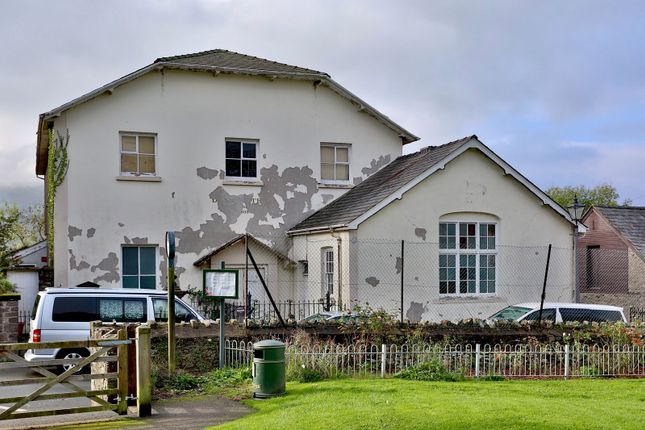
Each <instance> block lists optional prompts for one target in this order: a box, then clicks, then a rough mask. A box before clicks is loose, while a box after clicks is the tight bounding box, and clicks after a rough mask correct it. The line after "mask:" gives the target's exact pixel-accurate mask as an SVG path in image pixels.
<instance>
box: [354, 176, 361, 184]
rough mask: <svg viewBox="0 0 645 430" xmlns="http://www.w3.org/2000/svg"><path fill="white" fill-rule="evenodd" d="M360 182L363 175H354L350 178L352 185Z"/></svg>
mask: <svg viewBox="0 0 645 430" xmlns="http://www.w3.org/2000/svg"><path fill="white" fill-rule="evenodd" d="M361 182H363V177H362V176H355V177H354V179H353V180H352V183H353V184H354V185H358V184H360V183H361Z"/></svg>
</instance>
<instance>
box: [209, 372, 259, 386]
mask: <svg viewBox="0 0 645 430" xmlns="http://www.w3.org/2000/svg"><path fill="white" fill-rule="evenodd" d="M204 380H205V385H206V387H207V389H209V388H214V387H218V388H222V387H236V386H239V385H243V384H245V383H247V382H249V381H250V380H251V368H250V367H242V368H240V369H234V368H231V367H225V368H223V369H217V370H214V371H212V372H210V373H208V374H207V375H205V376H204Z"/></svg>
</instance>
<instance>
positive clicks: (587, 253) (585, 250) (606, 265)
mask: <svg viewBox="0 0 645 430" xmlns="http://www.w3.org/2000/svg"><path fill="white" fill-rule="evenodd" d="M577 261H578V285H579V300H580V302H582V303H605V304H610V305H615V306H620V307H623V308H624V309H625V315H626V316H627V318H629V319H630V320H631V321H635V320H639V321H644V320H645V260H643V258H642V257H641V255H640V254H638V253H636V252H634V251H633V250H631V249H628V248H624V249H607V248H601V247H600V246H595V245H586V244H585V245H583V246H580V247H579V248H578V254H577Z"/></svg>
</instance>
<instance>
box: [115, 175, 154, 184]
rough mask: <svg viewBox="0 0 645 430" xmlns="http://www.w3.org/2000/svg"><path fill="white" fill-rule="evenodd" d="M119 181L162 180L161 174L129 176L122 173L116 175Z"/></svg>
mask: <svg viewBox="0 0 645 430" xmlns="http://www.w3.org/2000/svg"><path fill="white" fill-rule="evenodd" d="M116 180H117V181H135V182H161V176H127V175H121V176H117V177H116Z"/></svg>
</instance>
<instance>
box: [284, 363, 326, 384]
mask: <svg viewBox="0 0 645 430" xmlns="http://www.w3.org/2000/svg"><path fill="white" fill-rule="evenodd" d="M287 373H288V374H287V379H288V380H289V381H298V382H318V381H322V380H323V379H325V375H323V372H321V371H320V370H318V369H313V368H309V367H306V366H305V365H304V364H303V365H302V366H294V367H293V368H291V369H289V371H288V372H287Z"/></svg>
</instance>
